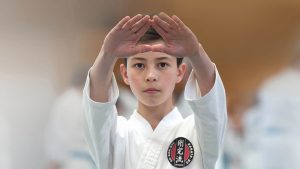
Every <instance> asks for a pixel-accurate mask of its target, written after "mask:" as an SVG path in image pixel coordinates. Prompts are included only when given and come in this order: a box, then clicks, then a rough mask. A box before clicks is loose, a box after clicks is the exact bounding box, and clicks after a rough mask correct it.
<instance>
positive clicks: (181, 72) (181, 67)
mask: <svg viewBox="0 0 300 169" xmlns="http://www.w3.org/2000/svg"><path fill="white" fill-rule="evenodd" d="M185 71H186V64H185V63H181V64H180V65H179V67H178V68H177V81H176V83H179V82H181V81H182V79H183V76H184V74H185Z"/></svg>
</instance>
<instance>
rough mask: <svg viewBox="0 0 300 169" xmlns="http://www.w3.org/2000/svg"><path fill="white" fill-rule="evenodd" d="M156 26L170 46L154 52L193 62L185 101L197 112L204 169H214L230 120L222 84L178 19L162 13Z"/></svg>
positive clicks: (206, 56) (203, 52) (154, 19)
mask: <svg viewBox="0 0 300 169" xmlns="http://www.w3.org/2000/svg"><path fill="white" fill-rule="evenodd" d="M152 25H153V27H154V28H155V29H156V30H157V31H158V32H159V33H160V35H161V36H162V37H163V38H164V41H165V42H166V45H165V46H166V47H165V46H163V45H156V46H154V47H153V50H155V51H158V52H165V53H168V54H170V55H173V56H176V57H187V58H189V59H190V61H191V63H192V67H193V71H192V73H191V75H190V78H189V80H188V82H187V84H186V89H185V98H186V99H187V100H188V102H189V104H190V106H191V108H192V110H193V112H194V117H195V128H196V131H197V133H198V142H199V145H200V148H201V154H202V158H203V165H204V169H212V168H214V166H215V163H216V161H217V159H218V156H219V153H220V151H221V147H222V144H223V143H222V142H223V137H224V130H225V125H226V121H227V116H226V114H227V113H226V98H225V90H224V87H223V84H222V81H221V79H220V77H219V74H218V72H217V71H216V69H215V66H214V64H213V63H212V62H211V60H210V58H209V57H208V55H207V54H206V53H205V51H204V49H203V48H202V46H201V44H199V42H198V40H197V38H196V36H195V35H194V33H193V32H192V31H191V30H190V29H189V28H188V27H187V26H186V25H185V24H184V23H183V22H182V21H181V20H180V19H179V18H178V17H177V16H175V15H174V16H172V17H169V16H168V15H166V14H165V13H160V14H159V16H155V17H154V18H153V22H152ZM199 90H200V91H199Z"/></svg>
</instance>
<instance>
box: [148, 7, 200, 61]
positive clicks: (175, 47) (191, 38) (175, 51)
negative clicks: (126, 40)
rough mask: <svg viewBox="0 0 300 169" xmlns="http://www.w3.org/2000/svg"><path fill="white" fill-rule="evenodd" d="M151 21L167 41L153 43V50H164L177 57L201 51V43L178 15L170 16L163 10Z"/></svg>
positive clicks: (193, 54)
mask: <svg viewBox="0 0 300 169" xmlns="http://www.w3.org/2000/svg"><path fill="white" fill-rule="evenodd" d="M150 22H151V26H152V27H153V28H154V29H155V30H156V31H157V32H158V33H159V34H160V35H161V36H162V38H163V39H164V41H165V45H163V44H157V45H153V46H152V51H154V52H164V53H167V54H170V55H173V56H176V57H185V56H190V57H192V56H195V55H197V53H198V52H199V49H200V45H199V42H198V40H197V37H196V36H195V34H194V33H193V32H192V31H191V30H190V29H189V28H188V27H187V26H186V25H185V24H184V23H183V22H182V21H181V20H180V19H179V18H178V17H177V16H176V15H173V16H172V17H170V16H168V15H167V14H165V13H163V12H161V13H160V14H159V15H158V16H157V15H155V16H154V17H153V20H150Z"/></svg>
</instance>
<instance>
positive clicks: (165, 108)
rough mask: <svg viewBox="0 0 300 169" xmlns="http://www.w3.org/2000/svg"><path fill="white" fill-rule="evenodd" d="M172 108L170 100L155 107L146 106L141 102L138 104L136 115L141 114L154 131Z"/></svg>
mask: <svg viewBox="0 0 300 169" xmlns="http://www.w3.org/2000/svg"><path fill="white" fill-rule="evenodd" d="M173 108H174V105H173V101H172V99H171V100H169V101H166V102H165V103H163V104H160V105H157V106H147V105H145V104H143V103H141V102H139V103H138V109H137V110H138V113H139V114H141V115H142V116H143V117H144V118H145V119H146V120H147V121H148V122H149V123H150V125H151V127H152V129H153V130H154V129H155V128H156V127H157V125H158V124H159V122H160V121H161V120H162V119H163V118H164V117H165V116H166V115H167V114H168V113H170V112H171V111H172V110H173Z"/></svg>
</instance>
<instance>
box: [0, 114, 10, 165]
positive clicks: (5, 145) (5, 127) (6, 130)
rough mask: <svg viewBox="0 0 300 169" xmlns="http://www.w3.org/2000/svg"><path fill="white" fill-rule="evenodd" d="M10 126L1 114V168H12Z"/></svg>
mask: <svg viewBox="0 0 300 169" xmlns="http://www.w3.org/2000/svg"><path fill="white" fill-rule="evenodd" d="M10 141H11V140H10V126H9V123H8V121H6V119H4V118H3V117H1V116H0V169H11V154H10V153H11V148H10Z"/></svg>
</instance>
